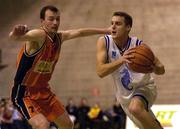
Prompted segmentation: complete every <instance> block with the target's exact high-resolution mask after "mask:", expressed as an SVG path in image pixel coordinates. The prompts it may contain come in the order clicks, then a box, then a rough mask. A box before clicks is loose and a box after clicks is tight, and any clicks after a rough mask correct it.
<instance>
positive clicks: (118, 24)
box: [111, 16, 130, 39]
mask: <svg viewBox="0 0 180 129" xmlns="http://www.w3.org/2000/svg"><path fill="white" fill-rule="evenodd" d="M129 31H130V26H129V25H126V24H125V19H124V17H121V16H113V17H112V20H111V35H112V38H115V39H116V38H122V37H123V36H127V35H128V34H129Z"/></svg>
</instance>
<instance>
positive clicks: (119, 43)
mask: <svg viewBox="0 0 180 129" xmlns="http://www.w3.org/2000/svg"><path fill="white" fill-rule="evenodd" d="M128 37H129V36H128V35H127V36H124V37H123V38H119V37H118V38H115V39H113V40H114V42H115V43H116V45H117V47H118V48H121V49H123V48H124V47H126V45H127V42H128Z"/></svg>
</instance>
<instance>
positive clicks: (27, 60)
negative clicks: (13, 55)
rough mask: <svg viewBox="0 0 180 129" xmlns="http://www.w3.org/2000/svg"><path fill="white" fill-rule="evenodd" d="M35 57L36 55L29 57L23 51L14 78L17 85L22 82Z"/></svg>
mask: <svg viewBox="0 0 180 129" xmlns="http://www.w3.org/2000/svg"><path fill="white" fill-rule="evenodd" d="M35 57H36V55H35V56H30V57H28V56H26V54H25V53H23V55H22V57H21V60H20V63H19V66H18V69H17V72H16V75H15V78H14V83H15V85H18V84H21V83H22V81H23V79H24V77H25V75H26V73H27V71H28V70H29V69H30V68H31V67H32V65H33V62H34V60H35Z"/></svg>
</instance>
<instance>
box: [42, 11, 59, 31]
mask: <svg viewBox="0 0 180 129" xmlns="http://www.w3.org/2000/svg"><path fill="white" fill-rule="evenodd" d="M41 23H42V25H43V26H44V27H45V28H46V29H47V30H48V31H49V32H57V30H58V28H59V24H60V14H59V12H57V13H56V12H53V11H51V10H47V11H46V12H45V18H44V19H43V20H42V21H41Z"/></svg>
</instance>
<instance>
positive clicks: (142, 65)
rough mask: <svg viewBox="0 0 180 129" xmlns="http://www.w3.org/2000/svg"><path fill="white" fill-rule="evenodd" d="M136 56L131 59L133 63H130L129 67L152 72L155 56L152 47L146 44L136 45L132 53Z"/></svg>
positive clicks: (142, 71) (137, 70)
mask: <svg viewBox="0 0 180 129" xmlns="http://www.w3.org/2000/svg"><path fill="white" fill-rule="evenodd" d="M132 55H133V56H134V58H132V59H130V61H131V62H132V63H128V67H129V68H130V69H131V70H132V71H134V72H138V73H152V72H153V65H154V63H153V62H154V59H155V56H154V54H153V52H152V51H151V49H150V48H149V47H148V46H146V45H145V44H142V45H139V46H137V47H135V52H133V53H132Z"/></svg>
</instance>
